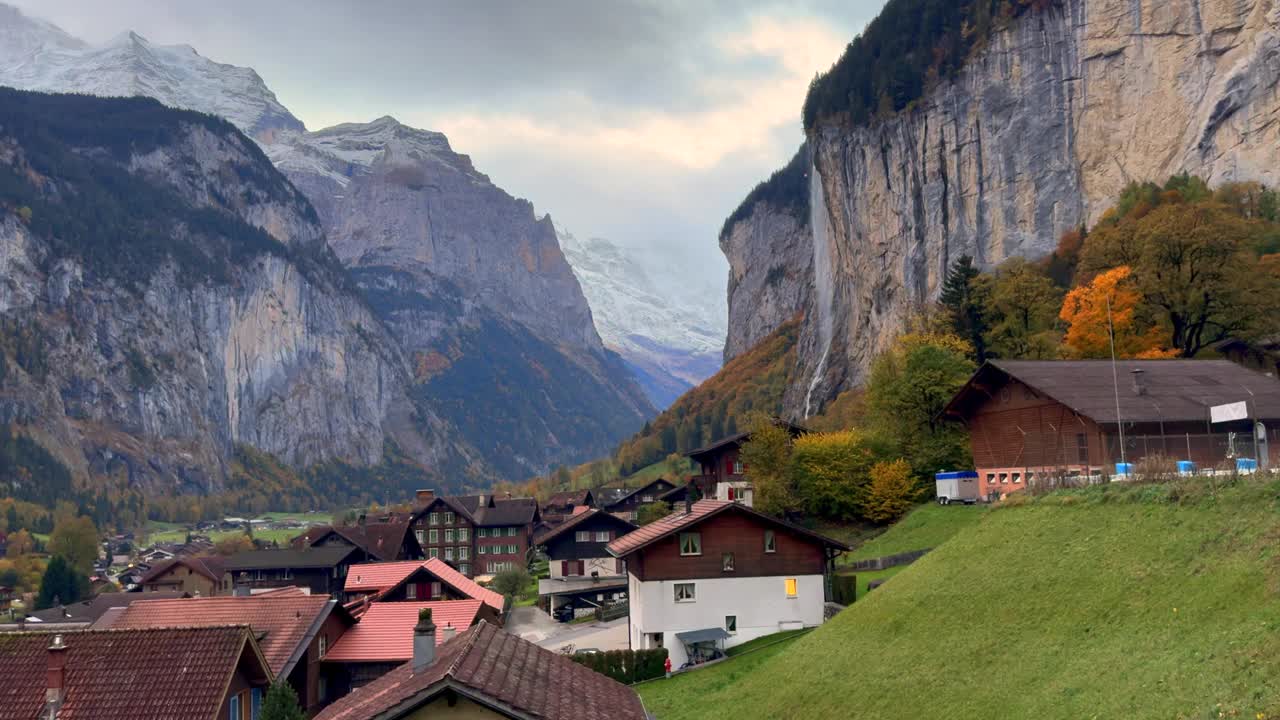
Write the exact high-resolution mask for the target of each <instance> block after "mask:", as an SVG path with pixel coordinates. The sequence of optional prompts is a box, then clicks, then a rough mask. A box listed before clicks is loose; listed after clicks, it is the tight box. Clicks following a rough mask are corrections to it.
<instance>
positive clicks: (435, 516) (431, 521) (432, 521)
mask: <svg viewBox="0 0 1280 720" xmlns="http://www.w3.org/2000/svg"><path fill="white" fill-rule="evenodd" d="M427 524H428V525H439V524H440V513H431V514H430V515H428V516H427Z"/></svg>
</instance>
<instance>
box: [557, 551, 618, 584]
mask: <svg viewBox="0 0 1280 720" xmlns="http://www.w3.org/2000/svg"><path fill="white" fill-rule="evenodd" d="M579 563H581V567H579ZM566 570H567V572H566ZM593 572H597V573H600V577H614V576H618V575H622V574H623V573H624V572H625V565H624V564H623V562H622V561H621V560H619V559H617V558H615V557H613V556H606V557H594V558H582V559H580V560H552V561H551V577H552V579H555V578H563V577H587V578H589V577H591V573H593Z"/></svg>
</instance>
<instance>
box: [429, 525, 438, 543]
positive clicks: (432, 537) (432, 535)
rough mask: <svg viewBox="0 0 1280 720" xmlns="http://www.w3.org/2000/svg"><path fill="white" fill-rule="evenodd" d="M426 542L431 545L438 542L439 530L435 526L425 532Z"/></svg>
mask: <svg viewBox="0 0 1280 720" xmlns="http://www.w3.org/2000/svg"><path fill="white" fill-rule="evenodd" d="M427 542H429V543H431V544H432V545H435V544H436V543H438V542H440V531H439V530H437V529H435V528H431V530H430V532H428V533H427Z"/></svg>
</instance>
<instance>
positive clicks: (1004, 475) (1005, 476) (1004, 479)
mask: <svg viewBox="0 0 1280 720" xmlns="http://www.w3.org/2000/svg"><path fill="white" fill-rule="evenodd" d="M1000 484H1001V485H1008V484H1009V474H1008V473H1000Z"/></svg>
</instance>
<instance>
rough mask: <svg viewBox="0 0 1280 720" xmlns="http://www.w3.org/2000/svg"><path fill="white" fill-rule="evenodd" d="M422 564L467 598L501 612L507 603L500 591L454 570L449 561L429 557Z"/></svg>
mask: <svg viewBox="0 0 1280 720" xmlns="http://www.w3.org/2000/svg"><path fill="white" fill-rule="evenodd" d="M423 566H424V567H425V568H426V569H427V572H430V573H431V574H432V575H435V576H436V577H438V578H440V580H441V582H444V583H445V584H447V585H449V586H450V587H452V588H453V589H454V590H457V591H458V592H460V593H462V594H463V595H466V596H467V597H469V598H473V599H476V600H479V601H480V602H482V603H484V604H485V605H488V606H489V607H491V608H493V609H494V610H497V611H498V612H502V610H503V608H505V607H506V605H507V599H506V598H505V597H503V596H502V593H499V592H494V591H493V590H490V589H489V588H487V587H483V586H481V585H480V583H477V582H476V581H475V580H472V579H471V578H469V577H467V576H466V575H463V574H462V573H460V572H458V571H457V570H454V569H453V567H452V566H450V565H449V563H447V562H445V561H443V560H441V559H440V558H431V559H430V560H427V561H426V562H425V563H423Z"/></svg>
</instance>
